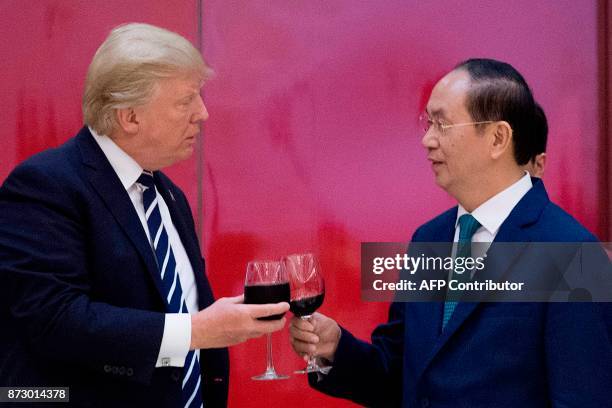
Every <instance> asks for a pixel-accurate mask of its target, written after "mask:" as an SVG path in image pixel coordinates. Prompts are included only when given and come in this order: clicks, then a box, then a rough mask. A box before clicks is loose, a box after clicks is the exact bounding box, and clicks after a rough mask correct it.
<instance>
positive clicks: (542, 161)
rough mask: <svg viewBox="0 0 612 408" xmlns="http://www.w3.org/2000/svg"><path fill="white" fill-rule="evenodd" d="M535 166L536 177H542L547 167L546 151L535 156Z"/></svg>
mask: <svg viewBox="0 0 612 408" xmlns="http://www.w3.org/2000/svg"><path fill="white" fill-rule="evenodd" d="M534 162H535V163H534V165H533V167H534V168H535V173H536V174H535V177H540V178H542V176H543V175H544V169H545V168H546V153H540V154H538V155H537V156H536V157H535V160H534Z"/></svg>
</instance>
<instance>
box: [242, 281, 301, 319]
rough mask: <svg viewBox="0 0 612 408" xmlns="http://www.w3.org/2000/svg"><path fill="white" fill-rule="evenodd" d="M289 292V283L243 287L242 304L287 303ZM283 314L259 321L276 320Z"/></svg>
mask: <svg viewBox="0 0 612 408" xmlns="http://www.w3.org/2000/svg"><path fill="white" fill-rule="evenodd" d="M290 297H291V292H290V289H289V283H288V282H287V283H275V284H271V285H248V286H245V287H244V303H247V304H252V305H262V304H264V303H278V302H289V298H290ZM284 315H285V314H284V313H281V314H277V315H272V316H266V317H260V318H259V320H278V319H280V318H282V317H283V316H284Z"/></svg>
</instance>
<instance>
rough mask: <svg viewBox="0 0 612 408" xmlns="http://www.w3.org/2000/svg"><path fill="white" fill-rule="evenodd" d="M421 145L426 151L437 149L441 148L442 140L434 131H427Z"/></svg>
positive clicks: (430, 129)
mask: <svg viewBox="0 0 612 408" xmlns="http://www.w3.org/2000/svg"><path fill="white" fill-rule="evenodd" d="M421 144H422V145H423V147H424V148H426V149H435V148H437V147H439V146H440V140H439V139H438V136H437V135H435V131H434V129H432V128H429V129H427V131H426V132H425V134H424V135H423V138H422V139H421Z"/></svg>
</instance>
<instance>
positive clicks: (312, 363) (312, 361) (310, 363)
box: [300, 315, 317, 370]
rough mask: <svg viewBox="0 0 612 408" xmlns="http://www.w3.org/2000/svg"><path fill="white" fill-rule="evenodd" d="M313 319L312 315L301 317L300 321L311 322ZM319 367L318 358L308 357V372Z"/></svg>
mask: <svg viewBox="0 0 612 408" xmlns="http://www.w3.org/2000/svg"><path fill="white" fill-rule="evenodd" d="M311 318H312V315H306V316H300V319H302V320H306V321H307V322H310V320H311ZM316 367H317V361H316V357H315V356H314V355H312V356H311V355H308V367H307V368H306V369H307V370H312V369H315V368H316Z"/></svg>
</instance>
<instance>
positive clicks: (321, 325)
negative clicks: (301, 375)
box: [289, 313, 341, 362]
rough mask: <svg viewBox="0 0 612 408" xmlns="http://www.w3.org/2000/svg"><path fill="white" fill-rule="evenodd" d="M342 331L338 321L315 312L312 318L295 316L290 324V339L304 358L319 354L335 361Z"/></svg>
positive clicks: (294, 348) (294, 347) (296, 350)
mask: <svg viewBox="0 0 612 408" xmlns="http://www.w3.org/2000/svg"><path fill="white" fill-rule="evenodd" d="M340 333H341V331H340V326H338V323H336V321H335V320H333V319H330V318H329V317H327V316H325V315H323V314H321V313H314V314H313V315H312V317H311V318H310V320H302V319H300V318H298V317H294V318H292V319H291V324H290V325H289V340H290V341H291V345H292V346H293V350H295V352H296V353H297V354H299V355H300V356H302V357H304V359H306V357H307V356H317V357H320V358H325V359H327V360H329V361H330V362H331V361H334V354H336V349H337V348H338V343H339V342H340Z"/></svg>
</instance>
